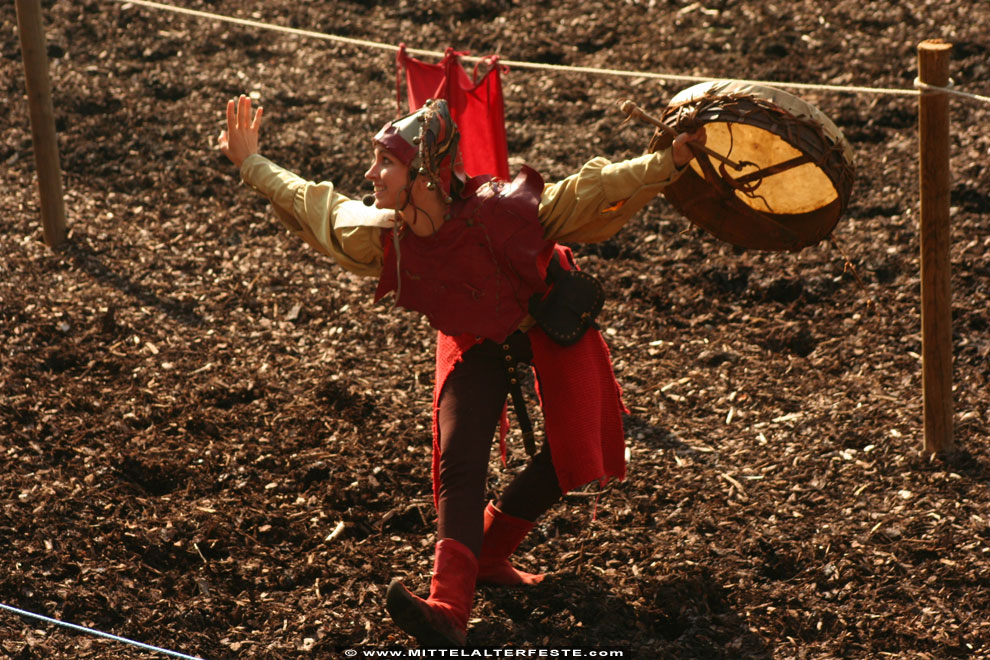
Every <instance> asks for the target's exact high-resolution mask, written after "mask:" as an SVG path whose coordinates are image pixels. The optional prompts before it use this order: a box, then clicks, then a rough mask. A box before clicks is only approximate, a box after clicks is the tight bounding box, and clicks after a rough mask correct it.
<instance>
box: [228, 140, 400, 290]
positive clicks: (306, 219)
mask: <svg viewBox="0 0 990 660" xmlns="http://www.w3.org/2000/svg"><path fill="white" fill-rule="evenodd" d="M241 178H242V179H243V180H244V183H246V184H247V185H248V186H250V187H251V188H253V189H254V190H256V191H257V192H258V193H260V194H261V195H262V196H264V197H265V198H266V199H268V201H270V202H271V204H272V208H273V209H274V211H275V216H276V217H277V218H278V219H279V221H280V222H281V223H282V224H283V225H284V226H285V227H286V229H288V230H289V231H290V232H292V233H293V234H295V235H296V236H298V237H299V238H301V239H303V240H304V241H306V242H307V243H309V244H310V245H311V246H312V247H313V248H315V249H316V250H318V251H319V252H322V253H323V254H325V255H327V256H329V257H332V258H333V260H334V261H336V262H337V263H338V264H340V265H341V266H342V267H343V268H346V269H347V270H349V271H351V272H352V273H356V274H357V275H364V276H368V277H378V275H379V274H380V273H381V269H382V254H383V251H382V247H381V231H382V230H381V229H380V228H379V227H366V226H357V227H354V226H347V227H338V226H335V220H336V216H337V209H338V207H339V206H340V205H341V204H343V203H344V202H347V201H350V200H349V198H348V197H345V196H344V195H341V194H340V193H338V192H337V191H336V190H335V189H334V185H333V184H332V183H330V182H329V181H325V182H322V183H314V182H312V181H307V180H306V179H303V178H302V177H300V176H298V175H296V174H293V173H292V172H290V171H288V170H286V169H284V168H282V167H279V166H278V165H276V164H275V163H273V162H272V161H270V160H268V159H267V158H265V157H264V156H261V155H260V154H254V155H252V156H249V157H248V158H246V159H245V160H244V163H243V164H242V165H241Z"/></svg>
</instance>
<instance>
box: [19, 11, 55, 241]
mask: <svg viewBox="0 0 990 660" xmlns="http://www.w3.org/2000/svg"><path fill="white" fill-rule="evenodd" d="M15 4H16V6H17V28H18V31H19V32H20V35H21V55H22V57H23V59H24V77H25V81H26V84H27V95H28V107H29V108H30V112H31V136H32V139H33V141H34V162H35V166H36V167H37V170H38V192H39V194H40V196H41V223H42V226H43V227H44V231H45V243H46V244H48V246H49V247H51V248H54V247H56V246H58V245H60V244H61V243H62V242H63V241H65V235H66V230H65V201H64V199H63V198H62V169H61V166H60V165H59V159H58V142H57V140H56V138H55V112H54V111H53V109H52V91H51V83H50V82H49V80H48V52H47V48H46V45H45V32H44V27H43V26H42V22H41V0H16V2H15Z"/></svg>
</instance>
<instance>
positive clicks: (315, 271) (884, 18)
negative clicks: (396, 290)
mask: <svg viewBox="0 0 990 660" xmlns="http://www.w3.org/2000/svg"><path fill="white" fill-rule="evenodd" d="M181 4H182V5H183V6H187V7H192V8H196V9H201V10H204V11H211V12H217V13H221V14H229V15H236V16H239V17H243V18H248V19H252V20H261V21H267V22H271V23H277V24H281V25H287V26H293V27H299V28H303V29H308V30H316V31H320V32H325V33H330V34H337V35H344V36H348V37H353V38H361V39H369V40H373V41H378V42H384V43H389V44H398V43H399V42H405V43H407V44H408V45H409V46H410V47H416V48H426V49H430V50H437V51H442V50H443V49H444V48H446V47H447V46H453V47H455V48H458V49H461V50H468V51H471V52H472V53H474V54H480V55H484V54H489V53H494V52H498V53H501V54H502V56H503V57H504V58H507V59H512V60H519V61H530V62H542V63H550V64H568V65H580V66H587V67H607V68H614V69H624V70H630V71H652V72H669V73H677V74H696V75H710V76H715V77H727V78H728V77H736V78H747V79H759V80H784V81H792V82H805V83H826V84H832V85H865V86H871V87H889V88H896V89H910V88H911V85H912V81H913V80H914V77H915V76H916V63H915V57H916V48H917V45H918V43H919V42H921V41H922V40H924V39H927V38H932V37H941V38H944V39H946V40H948V41H950V42H952V43H953V45H954V49H953V59H952V76H953V78H955V80H956V81H957V84H958V85H959V86H960V87H961V88H963V89H966V90H967V91H971V92H975V93H981V94H987V93H990V90H988V88H987V87H986V80H988V79H990V47H988V45H987V39H986V35H987V34H988V33H990V12H987V11H985V8H982V7H979V6H978V5H979V3H976V5H974V4H973V3H970V2H966V1H965V0H941V1H940V2H938V3H930V2H924V1H923V0H905V1H903V2H898V3H887V2H846V1H841V0H831V1H830V2H825V3H822V2H811V1H810V0H797V1H795V2H790V3H783V4H780V3H778V4H773V3H764V2H757V1H756V0H738V1H736V0H722V1H719V2H711V3H707V4H704V3H697V2H687V1H686V0H669V1H662V2H641V1H638V0H630V1H629V2H623V3H606V4H608V7H603V6H602V3H597V2H589V1H587V0H557V1H555V2H552V3H549V2H538V3H520V2H512V1H509V0H457V1H456V2H438V1H434V0H420V1H418V2H410V1H406V0H403V1H402V2H398V3H384V2H373V1H372V2H348V1H343V2H309V3H298V2H295V3H290V2H286V1H284V0H278V1H271V2H260V1H252V2H234V1H233V0H186V1H185V2H183V3H181ZM13 5H14V3H3V5H2V6H0V25H2V30H0V70H2V73H3V75H2V76H0V85H2V86H3V90H2V91H3V93H2V94H0V134H2V140H0V163H2V164H3V165H2V167H0V182H2V185H0V200H2V207H3V208H4V209H5V212H4V213H3V214H0V252H2V258H0V346H2V353H0V439H2V445H0V547H2V548H3V553H2V556H0V602H3V603H5V604H8V605H11V606H15V607H19V608H23V609H26V610H29V611H32V612H36V613H39V614H45V615H48V616H52V617H56V618H59V619H63V620H66V621H70V622H73V623H77V624H80V625H85V626H90V627H95V628H97V629H99V630H102V631H107V632H111V633H114V634H117V635H122V636H124V637H128V638H131V639H136V640H139V641H142V642H145V643H149V644H154V645H157V646H162V647H165V648H168V649H173V650H176V651H181V652H183V653H187V654H191V655H196V656H200V657H203V658H210V659H217V660H219V659H222V658H235V657H236V658H259V659H268V658H289V657H293V658H298V657H314V658H330V657H340V656H339V655H338V651H339V650H340V649H343V648H347V647H353V648H362V649H381V648H385V647H393V646H405V645H408V643H409V641H408V639H407V638H406V637H405V636H404V635H403V634H402V633H401V632H400V631H399V630H397V629H396V628H395V627H394V626H393V625H392V624H391V623H390V622H389V620H388V619H387V616H386V615H385V614H384V612H383V608H382V602H383V596H384V588H385V586H386V585H387V584H388V582H389V580H390V579H391V578H393V577H402V578H405V579H406V580H407V581H408V583H410V584H412V585H414V586H416V587H417V588H420V589H422V588H423V587H424V586H425V585H426V583H427V580H428V577H429V571H430V568H431V565H430V562H431V548H432V544H433V542H434V538H433V533H434V511H433V508H432V498H431V486H430V474H429V456H430V434H429V428H430V418H429V403H430V400H431V396H432V378H433V362H432V347H433V344H434V335H433V332H432V331H431V330H430V329H429V328H428V327H427V326H426V324H425V323H424V322H423V321H422V320H421V319H419V318H418V317H416V316H415V315H412V314H409V313H406V312H404V311H401V310H393V309H391V308H390V307H389V306H388V305H387V304H378V305H376V304H373V303H372V302H371V294H372V292H373V287H374V283H373V282H370V281H364V280H360V279H357V278H355V277H352V276H349V275H347V274H346V273H344V272H343V271H342V270H340V269H339V268H337V267H336V266H334V265H333V264H331V263H328V262H327V261H326V260H325V259H323V258H321V257H319V256H318V255H317V254H316V253H315V252H313V251H312V250H310V249H309V248H307V247H306V246H304V245H302V244H300V243H299V242H297V241H295V240H293V239H292V238H291V237H290V236H289V235H287V234H286V233H285V232H284V231H283V230H282V229H280V228H279V226H278V225H277V223H276V222H275V221H274V220H273V218H272V216H271V214H270V212H269V211H268V209H267V208H266V205H265V203H264V201H263V200H261V199H260V198H258V197H257V196H255V195H253V194H252V193H251V192H250V191H249V190H247V189H246V188H245V187H243V186H241V185H239V184H238V181H237V179H236V176H235V172H234V171H233V168H232V167H231V166H230V165H229V163H227V162H226V160H225V159H224V158H223V157H222V156H221V155H220V154H219V152H217V151H216V150H215V149H214V148H213V146H212V145H213V143H214V141H215V138H216V136H217V134H218V133H219V131H220V128H221V120H222V108H223V105H224V103H225V102H226V99H228V98H230V97H231V96H233V95H235V94H238V93H242V92H254V93H256V95H257V97H258V99H259V101H260V102H261V103H262V104H263V105H264V107H265V111H266V125H265V129H264V134H263V149H264V151H265V153H266V154H267V155H268V156H270V157H271V158H273V159H274V160H276V161H278V162H281V163H283V164H285V165H287V166H289V167H291V168H293V169H295V170H296V171H298V172H300V173H301V174H303V175H304V176H307V177H311V178H314V179H329V180H333V181H335V182H337V183H338V184H339V185H340V187H341V188H342V189H344V190H348V191H354V192H355V194H363V193H364V192H365V191H366V186H365V184H364V182H363V180H362V173H363V171H364V169H365V167H366V164H367V159H368V150H367V148H368V143H367V140H368V136H369V135H370V134H371V133H372V132H373V131H374V130H376V129H377V128H378V127H380V126H381V125H382V124H383V123H384V122H385V121H386V120H387V119H389V118H391V117H392V116H393V115H394V113H395V71H394V66H393V60H392V55H391V54H390V53H388V52H385V51H379V50H375V49H369V48H362V47H357V46H350V45H340V44H335V43H331V42H325V41H319V40H314V39H305V38H300V37H294V36H289V35H283V34H276V33H269V32H263V31H260V30H257V29H253V28H247V27H238V26H233V25H229V24H223V23H217V22H212V21H207V20H202V19H193V18H188V17H180V16H175V15H172V14H168V13H164V12H159V11H153V10H150V9H145V8H142V7H140V6H137V5H128V4H122V3H119V2H113V1H110V0H102V1H97V0H78V1H75V2H64V1H59V2H44V3H43V9H44V13H45V17H46V31H47V38H48V52H49V56H50V58H51V59H50V61H51V77H52V84H53V92H54V97H55V114H56V125H57V129H58V134H59V147H60V153H61V159H62V168H63V171H64V182H65V189H66V193H65V200H66V207H67V209H68V214H69V218H70V228H71V233H70V237H69V240H68V242H67V243H66V245H65V246H64V247H63V248H61V249H59V250H57V251H52V250H50V249H49V248H47V247H46V246H45V245H44V244H43V242H42V240H41V230H40V227H39V215H38V201H37V186H36V182H35V178H34V176H35V175H34V160H33V154H32V147H31V130H30V124H29V121H28V109H27V101H26V95H25V93H24V81H23V67H22V63H21V55H20V46H19V42H18V36H17V29H16V17H15V12H14V6H13ZM685 86H686V84H684V83H675V82H662V81H656V80H651V79H646V78H623V77H616V76H605V75H593V74H573V73H563V72H552V71H537V70H527V69H523V68H513V69H510V71H509V72H508V73H507V74H506V76H505V94H506V104H507V118H506V123H507V126H506V128H507V133H508V136H509V149H510V153H511V155H512V162H513V165H514V166H517V165H518V164H519V163H522V162H527V163H530V164H531V165H533V166H534V167H536V168H537V169H538V170H539V171H541V172H542V173H543V174H544V175H545V177H546V178H547V179H549V180H553V179H556V178H559V177H563V176H566V175H567V174H569V173H571V172H572V171H574V170H575V169H576V168H578V167H579V166H580V165H581V164H582V163H583V162H584V161H585V160H586V159H588V158H590V157H591V156H593V155H597V154H603V155H606V156H608V157H610V158H613V159H621V158H624V157H628V156H632V155H637V154H639V153H641V152H642V150H643V148H644V145H645V142H646V140H647V139H648V137H649V130H648V129H645V128H644V127H641V126H629V125H625V126H623V125H622V121H621V119H622V117H621V116H620V114H619V113H617V112H616V110H615V108H614V105H613V104H614V102H615V100H616V99H618V98H633V99H635V100H636V101H637V102H638V103H639V104H640V105H642V106H643V107H645V108H647V109H648V110H652V111H654V112H656V113H659V111H660V110H662V108H663V106H664V104H665V102H666V100H667V99H669V98H670V96H672V95H673V94H674V93H675V92H676V91H678V90H679V89H681V88H683V87H685ZM798 93H799V94H800V95H801V96H802V97H803V98H805V99H806V100H808V101H810V102H812V103H814V104H816V105H817V106H818V107H819V108H820V109H822V110H823V111H824V112H825V113H826V114H827V115H828V116H829V117H831V118H832V119H833V120H834V121H835V122H836V124H838V125H839V127H840V128H841V129H842V130H843V131H844V133H845V135H846V137H847V138H848V139H849V140H850V142H851V144H852V146H853V148H854V150H855V153H856V159H857V162H856V165H857V181H856V186H855V188H854V191H853V195H852V199H851V203H850V208H849V212H848V213H847V215H846V216H845V217H844V218H843V219H842V221H841V222H840V223H839V225H838V226H837V228H836V231H835V234H834V238H835V243H832V242H830V241H826V242H823V243H821V244H820V245H816V246H813V247H810V248H807V249H805V250H803V251H801V252H799V253H763V252H754V251H744V250H739V249H734V248H733V247H731V246H729V245H727V244H725V243H722V242H720V241H718V240H716V239H714V238H712V237H711V236H709V235H708V234H706V233H704V232H703V231H701V230H699V229H697V228H694V227H693V226H692V225H691V224H690V223H689V222H688V221H687V220H685V219H684V218H683V217H682V216H681V215H679V214H678V213H677V212H676V211H674V210H673V209H672V208H671V207H670V206H669V205H668V204H666V203H665V202H664V200H663V199H662V198H661V199H658V200H657V201H656V202H655V203H654V204H652V205H650V206H649V207H648V208H647V209H646V210H645V211H644V212H643V213H642V214H641V216H640V217H639V218H638V219H637V220H636V221H635V222H633V223H632V224H631V225H630V226H629V227H628V228H626V229H625V230H624V231H623V232H621V233H620V234H619V235H618V236H616V237H615V238H614V239H612V240H610V241H608V242H606V243H603V244H599V245H583V246H575V249H576V250H577V253H578V255H579V258H580V259H581V263H582V266H583V267H584V268H585V269H586V270H589V271H591V272H594V273H595V274H596V275H598V276H600V277H601V278H602V280H603V281H604V282H605V283H606V286H607V289H608V292H609V302H608V303H607V305H606V309H605V311H604V314H603V316H602V320H601V325H602V328H603V330H604V332H605V335H606V337H607V340H608V341H609V343H610V346H611V349H612V352H613V357H614V361H615V367H616V371H617V374H618V377H619V380H620V382H621V384H622V386H623V388H624V394H625V400H626V403H627V405H628V407H629V410H630V414H629V416H628V418H627V420H626V423H627V431H628V446H629V468H628V475H627V478H626V479H625V480H624V481H622V482H618V483H614V484H612V485H611V486H610V487H609V488H607V490H606V492H604V493H596V492H594V491H595V489H593V488H592V489H588V490H586V491H583V492H578V493H573V494H571V495H569V496H568V497H567V498H566V499H565V501H564V502H563V503H562V504H561V505H560V506H558V507H557V508H555V509H554V510H553V511H552V512H551V513H550V514H549V515H548V516H547V517H546V518H545V520H543V521H541V523H540V525H539V526H538V528H537V530H536V531H535V532H534V533H533V534H532V536H531V537H530V538H529V539H527V541H526V542H525V543H524V545H523V547H522V548H521V552H520V556H519V563H520V564H521V565H522V566H523V567H525V568H528V569H531V570H540V571H546V572H549V573H550V576H551V577H550V578H548V580H547V581H545V582H544V583H543V584H542V585H541V586H539V587H538V588H534V589H530V590H525V591H513V590H505V589H493V588H482V589H480V590H479V592H478V595H477V599H476V605H475V609H474V612H473V620H472V624H471V630H470V633H469V642H470V643H471V644H472V645H477V646H480V647H499V648H501V647H523V646H547V647H553V648H573V647H578V646H593V647H596V648H602V647H611V646H618V647H623V648H625V649H627V650H628V651H629V655H630V657H635V658H643V659H656V658H671V659H673V658H678V659H687V658H840V657H841V658H884V657H890V658H918V659H921V658H955V657H959V658H985V657H990V622H988V621H987V619H986V612H988V611H990V591H988V587H990V545H988V542H990V513H988V504H990V495H988V477H990V454H988V448H987V432H986V429H987V425H988V422H990V388H988V380H990V368H988V359H990V339H988V332H987V330H988V320H987V307H988V297H990V266H988V258H987V253H988V250H990V226H988V223H987V221H986V219H987V217H988V213H990V196H988V193H987V187H988V182H990V166H988V156H990V135H988V134H987V132H986V130H984V129H985V126H986V125H987V124H988V122H990V107H988V106H987V105H985V104H980V103H977V102H973V101H970V100H953V101H952V103H951V106H952V121H953V133H952V144H951V153H952V164H951V170H952V171H951V175H952V182H953V183H952V202H951V204H952V248H951V253H952V287H953V301H952V309H953V350H954V356H955V369H954V410H955V415H954V420H955V441H956V450H955V451H954V452H951V453H946V454H942V455H938V456H936V457H932V458H930V457H927V456H925V455H924V454H923V453H922V452H921V449H922V446H923V435H924V434H923V415H922V401H921V392H922V383H921V357H920V354H921V351H922V348H921V334H920V316H919V315H920V312H919V307H920V303H919V291H920V283H919V263H918V262H919V251H920V247H919V239H918V234H919V232H918V198H919V192H918V173H917V171H918V170H917V160H918V153H917V151H918V145H917V130H916V124H917V101H916V99H914V98H911V97H907V96H902V95H880V94H876V95H872V94H862V93H835V92H818V91H800V92H798ZM522 463H523V453H522V451H521V446H520V443H519V442H518V438H517V437H516V436H515V435H514V434H513V436H511V437H510V457H509V462H508V465H507V466H505V467H503V466H502V465H501V464H500V463H499V461H498V460H497V459H496V458H495V457H494V455H493V461H492V469H491V473H490V474H491V477H490V486H491V488H492V491H493V492H494V491H496V490H497V489H498V488H499V486H500V485H501V484H503V483H504V481H505V480H506V479H508V478H509V477H510V475H511V474H512V473H513V472H514V471H515V470H518V469H519V467H520V466H521V465H522ZM0 655H3V656H5V657H10V658H14V659H16V660H27V659H31V658H65V659H69V658H72V659H76V658H121V657H128V658H137V657H152V654H150V653H148V652H146V651H141V650H138V649H135V648H132V647H124V646H122V645H120V644H118V643H116V642H112V641H108V640H103V639H99V638H95V637H92V636H89V635H84V634H77V633H74V632H70V631H67V630H64V629H61V628H57V627H53V626H51V625H47V624H43V623H41V622H38V621H35V620H29V619H24V618H21V617H19V616H16V615H13V614H9V613H3V612H0Z"/></svg>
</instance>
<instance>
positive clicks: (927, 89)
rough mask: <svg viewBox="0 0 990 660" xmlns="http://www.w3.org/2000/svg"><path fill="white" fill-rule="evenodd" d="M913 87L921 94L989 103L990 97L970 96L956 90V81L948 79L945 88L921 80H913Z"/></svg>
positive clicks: (967, 93)
mask: <svg viewBox="0 0 990 660" xmlns="http://www.w3.org/2000/svg"><path fill="white" fill-rule="evenodd" d="M914 86H915V87H916V88H917V89H919V90H921V93H922V94H954V95H956V96H963V97H965V98H970V99H975V100H977V101H983V102H984V103H990V96H980V95H979V94H970V93H969V92H963V91H960V90H958V89H956V81H955V80H953V79H952V78H949V84H948V85H946V86H945V87H939V86H938V85H929V84H928V83H923V82H921V78H915V79H914Z"/></svg>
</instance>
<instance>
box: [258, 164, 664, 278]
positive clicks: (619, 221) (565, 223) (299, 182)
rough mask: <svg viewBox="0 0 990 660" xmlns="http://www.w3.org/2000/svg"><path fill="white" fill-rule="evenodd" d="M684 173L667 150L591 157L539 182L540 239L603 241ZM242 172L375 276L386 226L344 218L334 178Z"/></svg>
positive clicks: (262, 168) (290, 220)
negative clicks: (570, 170) (556, 177)
mask: <svg viewBox="0 0 990 660" xmlns="http://www.w3.org/2000/svg"><path fill="white" fill-rule="evenodd" d="M681 171H683V170H682V169H678V168H677V167H675V165H674V160H673V157H672V155H671V150H670V149H666V150H664V151H658V152H656V153H652V154H646V155H645V156H640V157H638V158H632V159H629V160H624V161H621V162H618V163H612V162H610V161H608V160H607V159H605V158H602V157H597V158H593V159H592V160H590V161H588V162H587V163H585V165H584V166H583V167H582V168H581V169H580V170H579V171H578V172H577V173H576V174H573V175H571V176H569V177H567V178H566V179H563V180H562V181H558V182H557V183H552V184H547V185H545V186H544V189H543V196H542V198H541V200H540V208H539V218H540V223H541V224H542V225H543V229H544V237H545V238H547V239H549V240H553V241H557V242H560V243H595V242H599V241H604V240H607V239H608V238H610V237H611V236H613V235H614V234H615V233H616V232H617V231H619V229H621V228H622V226H623V225H625V224H626V222H628V221H629V220H630V219H631V218H632V217H633V216H634V215H635V214H636V213H637V212H638V211H639V210H640V209H642V208H643V207H644V206H646V204H648V203H649V202H650V200H652V199H653V198H654V197H655V196H656V195H658V194H659V193H660V191H661V190H663V188H664V187H665V186H667V185H668V184H670V183H672V182H673V181H674V180H676V179H677V177H678V176H680V173H681ZM241 177H242V178H243V180H244V182H245V183H246V184H247V185H249V186H251V187H252V188H254V189H255V190H256V191H258V192H259V193H260V194H262V195H263V196H265V197H266V198H267V199H268V200H269V201H270V202H271V204H272V207H273V208H274V210H275V215H276V216H277V217H278V219H279V220H280V221H281V222H282V224H283V225H285V227H286V228H287V229H288V230H289V231H291V232H292V233H294V234H296V235H297V236H299V237H300V238H302V239H303V240H305V241H306V242H307V243H309V244H310V245H311V246H312V247H313V248H315V249H316V250H318V251H320V252H322V253H323V254H326V255H327V256H329V257H331V258H333V259H334V260H335V261H336V262H337V263H339V264H340V265H341V266H342V267H343V268H346V269H347V270H349V271H351V272H353V273H356V274H358V275H364V276H368V277H378V276H379V274H380V273H381V269H382V256H383V249H382V243H381V232H382V230H383V229H382V227H380V226H366V225H353V224H351V223H349V222H343V221H342V220H341V218H342V216H343V215H344V214H343V213H342V212H341V209H342V208H346V207H342V205H343V204H345V203H346V202H353V200H352V199H351V198H350V197H347V196H345V195H342V194H340V193H338V192H337V190H336V187H335V186H334V184H333V183H331V182H329V181H324V182H321V183H315V182H312V181H307V180H306V179H304V178H302V177H300V176H298V175H296V174H293V173H292V172H289V171H288V170H286V169H284V168H282V167H279V166H278V165H276V164H275V163H273V162H271V161H270V160H268V159H267V158H265V157H264V156H261V155H260V154H255V155H252V156H249V157H248V158H247V159H245V160H244V163H243V164H242V165H241Z"/></svg>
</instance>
